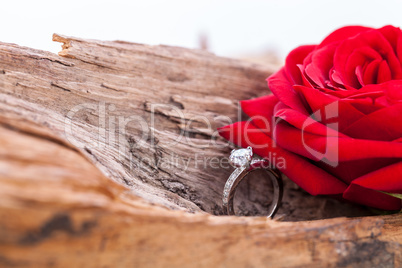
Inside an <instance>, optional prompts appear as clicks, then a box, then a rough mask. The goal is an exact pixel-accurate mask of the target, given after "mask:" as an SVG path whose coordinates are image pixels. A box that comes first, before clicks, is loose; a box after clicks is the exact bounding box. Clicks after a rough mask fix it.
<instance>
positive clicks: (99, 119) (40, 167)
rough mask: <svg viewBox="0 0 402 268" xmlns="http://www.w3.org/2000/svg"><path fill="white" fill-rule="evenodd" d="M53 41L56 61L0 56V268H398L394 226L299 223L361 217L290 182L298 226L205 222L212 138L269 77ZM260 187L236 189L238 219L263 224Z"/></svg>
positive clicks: (212, 207) (214, 62)
mask: <svg viewBox="0 0 402 268" xmlns="http://www.w3.org/2000/svg"><path fill="white" fill-rule="evenodd" d="M54 40H55V41H58V42H62V43H63V50H62V51H61V52H60V53H59V55H60V56H61V57H60V56H57V55H54V54H51V53H48V52H44V51H38V50H33V49H29V48H22V47H19V46H16V45H12V44H5V43H0V111H1V112H0V196H1V201H0V216H2V217H1V219H0V266H4V267H9V266H16V267H50V266H55V267H108V266H113V267H126V266H129V267H133V266H134V267H226V266H237V267H248V266H250V267H262V266H270V267H304V266H309V267H310V266H313V267H314V266H316V267H324V266H329V267H331V266H332V267H334V266H345V267H347V266H360V267H369V266H382V267H392V266H394V267H398V266H400V265H401V263H402V256H401V243H402V231H401V230H400V228H398V227H400V226H401V222H402V216H401V215H400V214H397V215H390V216H377V217H363V218H362V217H360V218H352V219H347V218H344V217H342V218H335V219H325V220H319V221H308V220H312V219H323V218H331V217H337V216H362V215H368V214H369V213H370V212H369V211H367V210H366V209H364V208H361V207H357V206H353V205H349V204H343V203H340V202H338V201H335V200H332V199H328V198H325V197H312V196H309V195H307V194H306V193H305V192H304V191H302V190H301V189H300V188H299V187H297V186H296V185H295V184H293V183H292V182H290V181H289V180H286V181H285V187H286V188H285V197H284V205H283V206H282V208H281V210H280V212H279V213H280V214H282V215H284V216H283V217H282V218H283V219H284V220H285V221H299V222H278V221H270V220H266V219H265V218H262V217H227V216H226V217H224V216H216V215H221V214H222V207H221V193H222V189H223V185H224V183H225V181H226V179H227V177H228V174H229V173H230V171H231V170H230V168H229V167H228V168H219V167H217V165H216V163H217V162H216V161H221V159H224V157H225V156H227V154H228V152H230V150H231V148H232V147H231V145H230V144H227V143H226V142H225V141H224V140H223V139H221V138H219V137H218V136H217V132H216V128H217V127H219V126H223V125H225V124H228V123H230V122H234V121H237V120H238V119H239V115H238V105H237V102H238V100H241V99H248V98H252V97H256V96H259V95H264V94H267V93H268V92H269V91H268V89H267V87H266V85H265V77H266V76H268V75H269V74H270V73H272V71H273V69H272V68H271V67H270V66H266V65H257V64H251V63H246V62H242V61H239V60H233V59H226V58H220V57H216V56H214V55H212V54H210V53H208V52H205V51H197V50H189V49H184V48H177V47H167V46H147V45H140V44H132V43H127V42H120V41H115V42H101V41H94V40H83V39H78V38H71V37H65V36H60V35H54ZM214 163H215V164H214ZM261 181H263V180H259V179H258V178H256V179H254V180H248V181H247V183H245V184H244V185H243V186H242V188H241V189H240V191H239V194H238V195H237V196H236V202H237V204H236V209H237V210H238V211H239V212H240V213H241V214H243V215H258V214H263V212H264V208H265V207H266V205H267V203H268V202H269V200H266V197H265V195H266V194H265V193H266V192H268V191H269V190H270V189H269V188H270V186H269V185H265V184H262V182H261ZM261 185H262V186H261ZM302 220H304V221H302Z"/></svg>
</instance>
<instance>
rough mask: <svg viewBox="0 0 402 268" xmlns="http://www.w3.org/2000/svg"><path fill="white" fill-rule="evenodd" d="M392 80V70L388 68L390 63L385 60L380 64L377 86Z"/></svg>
mask: <svg viewBox="0 0 402 268" xmlns="http://www.w3.org/2000/svg"><path fill="white" fill-rule="evenodd" d="M391 79H392V74H391V69H390V68H389V66H388V63H387V62H386V61H385V60H383V61H381V63H380V66H379V68H378V75H377V84H381V83H384V82H387V81H389V80H391Z"/></svg>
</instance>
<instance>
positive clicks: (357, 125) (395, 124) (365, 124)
mask: <svg viewBox="0 0 402 268" xmlns="http://www.w3.org/2000/svg"><path fill="white" fill-rule="evenodd" d="M401 115H402V103H401V104H399V105H393V106H389V107H387V108H383V109H380V110H377V111H375V112H372V113H370V114H368V115H366V116H364V117H362V118H360V119H359V120H357V121H355V122H354V123H353V124H351V125H349V127H347V128H346V129H343V130H342V133H344V134H346V135H348V136H350V137H353V138H357V139H368V140H380V141H392V140H394V139H397V138H399V137H402V124H401V122H400V119H401Z"/></svg>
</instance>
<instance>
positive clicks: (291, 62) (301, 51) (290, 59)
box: [285, 45, 316, 84]
mask: <svg viewBox="0 0 402 268" xmlns="http://www.w3.org/2000/svg"><path fill="white" fill-rule="evenodd" d="M315 47H316V45H311V46H300V47H298V48H295V49H293V50H292V51H291V52H290V53H289V55H288V56H287V57H286V61H285V70H286V75H287V76H288V77H289V81H291V82H292V84H301V83H302V77H301V74H300V70H299V67H297V65H298V64H303V61H304V59H305V58H306V56H307V55H308V54H309V53H310V52H311V51H313V50H314V49H315Z"/></svg>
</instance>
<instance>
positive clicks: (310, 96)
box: [294, 86, 365, 132]
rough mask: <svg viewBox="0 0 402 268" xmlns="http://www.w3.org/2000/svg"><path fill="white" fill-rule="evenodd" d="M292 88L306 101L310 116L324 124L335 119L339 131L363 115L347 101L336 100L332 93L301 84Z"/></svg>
mask: <svg viewBox="0 0 402 268" xmlns="http://www.w3.org/2000/svg"><path fill="white" fill-rule="evenodd" d="M294 88H295V90H296V91H297V92H299V93H300V95H301V96H303V97H304V99H305V100H306V102H307V103H308V105H309V107H310V110H311V112H310V114H311V115H310V116H312V117H314V118H315V119H316V120H317V121H319V122H321V123H322V124H324V125H328V124H331V123H333V121H334V119H337V121H338V125H337V127H338V129H339V131H340V132H342V130H343V129H344V128H346V127H348V126H349V125H351V124H352V123H353V122H355V121H356V120H358V119H360V118H362V117H363V116H364V115H365V114H364V113H362V112H361V111H359V110H358V109H356V108H355V107H353V105H351V104H350V103H349V102H348V101H338V100H339V99H338V98H337V97H335V96H333V95H330V94H326V93H323V92H321V91H319V90H317V89H311V88H308V87H303V86H294Z"/></svg>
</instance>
